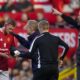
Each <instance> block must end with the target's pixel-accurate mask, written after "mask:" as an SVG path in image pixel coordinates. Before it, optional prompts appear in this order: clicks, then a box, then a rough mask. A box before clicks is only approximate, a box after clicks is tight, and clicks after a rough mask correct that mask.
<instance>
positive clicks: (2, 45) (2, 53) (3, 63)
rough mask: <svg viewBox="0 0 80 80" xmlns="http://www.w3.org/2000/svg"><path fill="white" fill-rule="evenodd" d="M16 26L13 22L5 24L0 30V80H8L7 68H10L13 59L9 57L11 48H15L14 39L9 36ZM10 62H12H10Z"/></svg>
mask: <svg viewBox="0 0 80 80" xmlns="http://www.w3.org/2000/svg"><path fill="white" fill-rule="evenodd" d="M15 26H16V24H15V22H14V20H9V21H7V22H6V24H5V25H4V27H3V28H1V29H0V80H9V73H8V68H9V67H12V65H13V64H11V66H10V63H11V62H14V59H12V58H11V56H10V48H11V46H15V44H14V37H13V36H12V35H11V34H10V32H12V31H13V29H14V28H15ZM11 60H12V61H11Z"/></svg>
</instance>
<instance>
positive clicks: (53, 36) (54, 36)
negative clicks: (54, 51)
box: [50, 33, 59, 39]
mask: <svg viewBox="0 0 80 80" xmlns="http://www.w3.org/2000/svg"><path fill="white" fill-rule="evenodd" d="M50 36H51V37H52V38H56V39H59V37H58V36H56V35H54V34H52V33H50Z"/></svg>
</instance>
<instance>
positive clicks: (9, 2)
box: [0, 0, 15, 12]
mask: <svg viewBox="0 0 80 80" xmlns="http://www.w3.org/2000/svg"><path fill="white" fill-rule="evenodd" d="M13 9H15V6H14V5H13V0H7V2H6V3H5V4H4V5H3V6H2V8H1V10H0V11H4V12H7V11H12V10H13Z"/></svg>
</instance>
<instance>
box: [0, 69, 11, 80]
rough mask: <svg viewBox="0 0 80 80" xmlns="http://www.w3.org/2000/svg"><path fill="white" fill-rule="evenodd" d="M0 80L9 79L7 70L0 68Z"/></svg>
mask: <svg viewBox="0 0 80 80" xmlns="http://www.w3.org/2000/svg"><path fill="white" fill-rule="evenodd" d="M0 80H10V79H9V72H8V71H1V70H0Z"/></svg>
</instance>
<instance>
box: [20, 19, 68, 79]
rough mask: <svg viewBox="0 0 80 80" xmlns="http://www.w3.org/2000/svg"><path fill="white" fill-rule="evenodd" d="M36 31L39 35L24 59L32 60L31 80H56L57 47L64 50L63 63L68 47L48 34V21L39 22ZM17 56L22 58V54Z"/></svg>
mask: <svg viewBox="0 0 80 80" xmlns="http://www.w3.org/2000/svg"><path fill="white" fill-rule="evenodd" d="M38 29H39V31H40V33H41V35H40V36H38V37H36V38H35V39H34V41H33V42H32V44H31V47H30V49H29V52H27V53H26V57H27V58H31V59H32V68H33V75H34V77H33V80H58V74H59V72H58V47H59V46H62V47H63V48H64V50H63V53H62V55H61V57H60V61H63V59H64V57H65V55H66V53H67V51H68V49H69V47H68V45H67V44H66V43H64V42H63V41H62V40H61V39H60V38H59V37H56V36H53V35H51V34H50V33H49V23H48V21H45V20H43V21H40V22H39V24H38ZM19 56H20V57H22V54H19Z"/></svg>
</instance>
